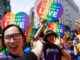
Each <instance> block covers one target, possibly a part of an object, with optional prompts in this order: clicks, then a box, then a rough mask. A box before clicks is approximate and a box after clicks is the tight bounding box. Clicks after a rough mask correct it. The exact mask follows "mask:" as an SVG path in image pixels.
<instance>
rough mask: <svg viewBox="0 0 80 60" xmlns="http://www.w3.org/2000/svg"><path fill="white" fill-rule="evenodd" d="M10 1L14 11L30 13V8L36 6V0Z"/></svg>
mask: <svg viewBox="0 0 80 60" xmlns="http://www.w3.org/2000/svg"><path fill="white" fill-rule="evenodd" d="M10 2H11V10H12V12H14V13H18V12H27V13H28V14H29V11H30V8H31V7H33V6H34V0H10Z"/></svg>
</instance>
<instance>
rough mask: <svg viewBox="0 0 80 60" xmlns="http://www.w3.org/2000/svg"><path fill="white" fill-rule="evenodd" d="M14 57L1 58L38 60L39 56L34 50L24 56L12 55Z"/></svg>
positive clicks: (1, 59) (6, 59) (4, 59)
mask: <svg viewBox="0 0 80 60" xmlns="http://www.w3.org/2000/svg"><path fill="white" fill-rule="evenodd" d="M12 57H13V58H10V59H9V58H0V60H37V56H36V55H35V54H34V53H33V52H29V53H27V54H25V55H24V56H21V57H20V56H14V55H13V56H12Z"/></svg>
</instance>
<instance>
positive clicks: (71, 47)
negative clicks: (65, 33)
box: [66, 37, 78, 60]
mask: <svg viewBox="0 0 80 60" xmlns="http://www.w3.org/2000/svg"><path fill="white" fill-rule="evenodd" d="M66 49H67V51H68V52H69V53H70V56H71V60H76V59H77V55H78V50H77V47H76V44H75V42H74V40H73V39H72V38H71V37H70V38H69V39H68V42H67V43H66Z"/></svg>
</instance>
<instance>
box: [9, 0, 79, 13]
mask: <svg viewBox="0 0 80 60" xmlns="http://www.w3.org/2000/svg"><path fill="white" fill-rule="evenodd" d="M74 1H75V3H76V4H77V5H78V6H79V8H80V0H74ZM10 2H11V10H12V12H14V13H17V12H21V11H23V12H27V13H28V14H29V11H30V8H31V7H33V6H34V0H10Z"/></svg>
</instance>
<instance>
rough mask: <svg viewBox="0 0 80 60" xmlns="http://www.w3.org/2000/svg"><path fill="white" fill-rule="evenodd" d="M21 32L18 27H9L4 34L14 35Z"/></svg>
mask: <svg viewBox="0 0 80 60" xmlns="http://www.w3.org/2000/svg"><path fill="white" fill-rule="evenodd" d="M17 32H20V31H19V29H18V28H17V27H14V26H13V27H9V28H8V29H6V30H5V33H4V34H12V33H17Z"/></svg>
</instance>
